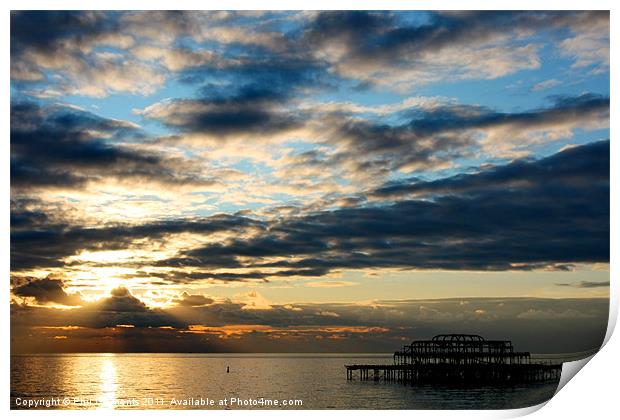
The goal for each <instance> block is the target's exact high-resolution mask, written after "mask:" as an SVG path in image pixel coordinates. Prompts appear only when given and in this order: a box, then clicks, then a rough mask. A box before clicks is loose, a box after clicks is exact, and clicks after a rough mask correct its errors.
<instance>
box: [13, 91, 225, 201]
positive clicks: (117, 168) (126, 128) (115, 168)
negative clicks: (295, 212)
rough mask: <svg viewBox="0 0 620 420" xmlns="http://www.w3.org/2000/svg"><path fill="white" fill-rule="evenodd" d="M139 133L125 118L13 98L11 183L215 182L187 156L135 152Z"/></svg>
mask: <svg viewBox="0 0 620 420" xmlns="http://www.w3.org/2000/svg"><path fill="white" fill-rule="evenodd" d="M141 137H142V134H141V132H140V130H139V129H138V128H137V127H136V126H135V125H134V124H132V123H129V122H126V121H120V120H113V119H106V118H102V117H99V116H96V115H94V114H91V113H89V112H86V111H81V110H75V109H71V108H67V107H63V106H57V105H56V106H40V105H38V104H36V103H33V102H13V103H12V104H11V186H12V187H13V188H14V189H18V190H24V189H32V188H34V189H58V188H60V189H62V188H64V189H72V188H80V189H81V188H84V187H85V186H87V184H89V183H91V182H101V181H103V180H105V179H107V178H113V179H115V180H117V181H118V182H128V180H133V181H134V182H136V183H161V184H168V185H170V184H172V185H179V186H182V185H184V184H185V185H199V186H202V187H208V186H209V185H213V184H214V183H216V182H217V181H216V180H214V179H210V178H208V177H206V176H204V175H203V174H201V173H200V172H199V171H198V170H193V168H192V166H195V165H194V164H192V162H190V161H188V160H183V159H179V158H175V157H170V156H168V157H166V156H163V155H161V154H158V153H155V152H152V151H147V150H141V148H140V146H139V144H138V141H139V140H140V139H141ZM119 141H124V142H125V144H124V145H121V144H118V142H119ZM132 142H134V144H133V145H132V144H131V143H132ZM128 143H129V144H128Z"/></svg>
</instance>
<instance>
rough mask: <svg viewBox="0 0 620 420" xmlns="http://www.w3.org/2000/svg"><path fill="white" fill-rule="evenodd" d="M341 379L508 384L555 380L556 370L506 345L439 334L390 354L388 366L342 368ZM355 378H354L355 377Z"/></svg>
mask: <svg viewBox="0 0 620 420" xmlns="http://www.w3.org/2000/svg"><path fill="white" fill-rule="evenodd" d="M346 369H347V379H349V380H353V379H354V377H355V376H358V378H359V379H360V380H362V381H366V380H375V381H379V380H386V381H398V382H403V383H411V384H416V383H442V382H443V383H510V382H531V381H541V380H549V379H557V378H558V377H559V375H560V373H561V370H562V365H561V364H551V363H541V362H537V363H533V362H532V360H531V356H530V353H529V352H515V351H514V347H513V345H512V342H511V341H509V340H485V339H484V338H483V337H481V336H479V335H472V334H441V335H436V336H435V337H433V338H432V339H431V340H419V341H414V342H412V343H411V344H410V345H408V346H404V347H403V349H402V350H400V351H396V352H394V356H393V363H392V364H391V365H390V364H384V365H347V366H346ZM356 372H357V373H358V375H355V373H356Z"/></svg>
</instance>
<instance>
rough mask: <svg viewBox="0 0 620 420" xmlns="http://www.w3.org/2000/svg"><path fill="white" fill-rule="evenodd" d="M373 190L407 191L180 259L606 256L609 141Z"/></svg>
mask: <svg viewBox="0 0 620 420" xmlns="http://www.w3.org/2000/svg"><path fill="white" fill-rule="evenodd" d="M373 194H374V195H379V196H395V195H396V196H398V195H400V196H401V197H403V196H405V198H401V199H399V200H397V201H394V202H390V201H387V202H381V201H379V202H374V203H370V204H369V205H367V206H352V207H344V208H340V209H336V210H333V211H316V212H313V213H310V214H306V215H300V216H292V217H288V218H282V219H279V220H277V221H273V222H272V223H270V224H269V229H268V230H266V231H263V232H260V233H259V234H257V235H255V236H251V237H248V238H244V239H238V238H232V239H230V240H228V241H227V242H225V243H218V244H209V245H206V246H203V247H199V248H195V249H192V250H187V251H183V252H182V253H181V255H182V257H181V258H185V259H184V261H186V262H189V261H192V260H193V261H195V262H196V263H198V264H200V262H201V261H209V260H210V259H213V258H216V259H222V258H227V257H229V258H232V257H237V258H241V259H244V260H245V261H247V262H246V265H245V266H246V267H253V268H259V267H262V268H263V269H264V268H267V267H269V268H282V267H286V268H297V269H301V268H304V269H310V268H312V269H328V270H338V269H361V268H370V267H374V268H378V267H388V268H416V269H446V270H531V269H536V268H544V267H552V268H553V267H556V268H557V269H562V268H563V266H564V265H565V264H570V263H573V262H590V263H594V262H606V261H608V260H609V226H608V223H609V142H608V141H603V142H597V143H592V144H589V145H585V146H580V147H574V148H571V149H568V150H564V151H563V152H560V153H558V154H556V155H553V156H551V157H548V158H544V159H540V160H538V161H530V162H523V161H517V162H513V163H511V164H508V165H504V166H498V167H493V168H490V169H484V170H481V171H480V172H479V173H477V174H471V175H461V176H456V177H449V178H444V179H439V180H437V181H430V182H415V181H414V182H410V183H407V182H405V183H402V184H398V183H395V184H391V185H389V186H387V187H385V188H382V189H379V190H376V191H375V192H374V193H373ZM407 194H417V196H416V195H414V198H407V197H406V195H407ZM266 259H269V262H266V261H265V260H266ZM250 261H251V262H250ZM558 264H559V265H558Z"/></svg>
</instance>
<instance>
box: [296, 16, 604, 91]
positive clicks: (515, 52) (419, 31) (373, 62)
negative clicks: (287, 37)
mask: <svg viewBox="0 0 620 420" xmlns="http://www.w3.org/2000/svg"><path fill="white" fill-rule="evenodd" d="M605 21H607V22H608V21H609V14H608V13H607V12H601V13H598V12H591V13H581V12H576V13H563V12H559V13H558V12H512V11H511V12H502V11H496V12H489V11H482V12H431V13H428V14H427V17H426V19H424V20H423V21H422V22H416V23H411V22H409V21H407V20H405V19H400V16H399V15H397V14H394V13H390V12H371V11H341V12H323V13H318V14H317V15H316V17H315V18H314V19H313V20H312V21H311V22H310V23H309V24H308V25H307V28H306V31H305V32H304V35H303V40H304V42H305V43H306V44H308V45H312V46H313V47H314V51H315V54H316V56H317V57H319V58H321V59H324V60H327V61H328V62H330V63H332V65H333V68H334V69H335V70H336V71H337V72H338V73H339V74H341V75H342V76H344V77H348V78H351V79H356V80H363V81H365V82H367V83H371V84H379V85H384V86H390V87H391V88H396V89H409V88H411V87H413V86H416V85H418V86H419V85H421V84H426V83H430V82H434V81H438V80H445V79H450V80H459V79H494V78H497V77H501V76H505V75H507V74H511V73H515V72H517V71H519V70H525V69H535V68H538V67H539V66H540V61H539V57H538V46H537V45H536V44H534V43H526V42H527V41H526V40H527V38H528V35H531V33H532V32H533V31H539V30H552V29H569V30H571V31H573V33H577V34H581V33H582V31H583V30H584V28H585V27H587V25H588V24H592V25H597V27H598V25H599V24H600V23H599V22H605ZM603 32H604V31H603ZM607 33H608V32H607ZM579 36H580V35H577V37H579ZM515 41H516V42H515ZM601 55H604V52H603V53H602V54H601ZM498 57H501V59H498ZM597 58H600V57H597Z"/></svg>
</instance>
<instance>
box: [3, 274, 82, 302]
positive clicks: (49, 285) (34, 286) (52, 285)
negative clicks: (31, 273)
mask: <svg viewBox="0 0 620 420" xmlns="http://www.w3.org/2000/svg"><path fill="white" fill-rule="evenodd" d="M11 283H12V284H13V288H12V289H11V292H12V293H13V294H14V295H15V296H19V297H32V298H34V299H35V300H36V302H37V303H39V304H42V305H45V304H49V303H57V304H60V305H65V306H81V305H83V304H84V301H83V300H82V295H81V294H80V293H79V292H78V293H72V294H69V293H67V292H65V290H64V287H65V284H64V282H63V281H62V280H60V279H54V278H51V277H50V276H48V277H45V278H42V279H37V278H33V277H15V278H12V279H11Z"/></svg>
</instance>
